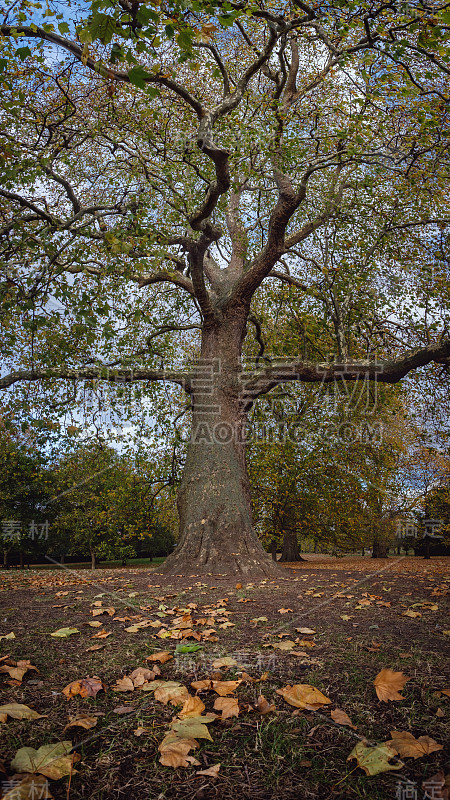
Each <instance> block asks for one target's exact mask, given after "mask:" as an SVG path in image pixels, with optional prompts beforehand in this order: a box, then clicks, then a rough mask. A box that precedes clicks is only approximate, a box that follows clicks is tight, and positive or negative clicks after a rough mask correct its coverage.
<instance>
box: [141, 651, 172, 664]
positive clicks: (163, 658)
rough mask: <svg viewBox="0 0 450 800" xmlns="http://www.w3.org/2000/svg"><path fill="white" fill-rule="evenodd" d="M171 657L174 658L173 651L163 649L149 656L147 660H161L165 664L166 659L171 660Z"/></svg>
mask: <svg viewBox="0 0 450 800" xmlns="http://www.w3.org/2000/svg"><path fill="white" fill-rule="evenodd" d="M171 658H173V655H172V653H169V651H168V650H161V651H160V652H159V653H153V654H152V655H151V656H147V658H146V659H145V660H146V661H159V663H160V664H165V663H166V661H170V659H171Z"/></svg>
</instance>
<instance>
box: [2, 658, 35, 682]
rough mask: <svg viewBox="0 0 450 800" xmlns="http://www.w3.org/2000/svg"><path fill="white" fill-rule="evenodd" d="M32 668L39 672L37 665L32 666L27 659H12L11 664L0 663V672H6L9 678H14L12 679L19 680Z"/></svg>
mask: <svg viewBox="0 0 450 800" xmlns="http://www.w3.org/2000/svg"><path fill="white" fill-rule="evenodd" d="M32 669H34V670H35V671H36V672H39V670H38V668H37V667H34V666H33V664H31V662H30V661H28V659H26V660H25V659H22V660H20V661H17V662H16V661H13V662H12V664H11V665H8V664H2V666H1V667H0V672H8V673H9V676H10V678H14V680H16V681H19V682H21V681H22V678H23V676H24V675H25V674H26V673H27V672H28V671H29V670H32Z"/></svg>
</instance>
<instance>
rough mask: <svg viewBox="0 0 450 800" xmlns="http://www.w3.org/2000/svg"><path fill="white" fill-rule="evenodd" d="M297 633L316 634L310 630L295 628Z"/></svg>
mask: <svg viewBox="0 0 450 800" xmlns="http://www.w3.org/2000/svg"><path fill="white" fill-rule="evenodd" d="M295 630H296V631H297V633H316V631H314V630H313V629H312V628H296V629H295Z"/></svg>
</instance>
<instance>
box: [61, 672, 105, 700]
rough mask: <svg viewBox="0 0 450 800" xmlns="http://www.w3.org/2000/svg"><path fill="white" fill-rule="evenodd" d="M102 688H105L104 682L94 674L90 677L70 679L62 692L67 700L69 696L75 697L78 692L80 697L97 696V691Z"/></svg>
mask: <svg viewBox="0 0 450 800" xmlns="http://www.w3.org/2000/svg"><path fill="white" fill-rule="evenodd" d="M101 689H103V690H104V691H105V690H106V686H105V684H104V683H103V682H102V681H101V680H100V678H97V677H96V676H95V675H94V677H92V678H81V679H80V680H77V681H72V683H69V684H68V685H67V686H66V687H65V688H64V689H63V690H62V693H63V694H65V696H66V697H67V699H68V700H69V699H70V698H71V697H75V695H77V694H79V695H80V697H97V694H98V692H100V691H101Z"/></svg>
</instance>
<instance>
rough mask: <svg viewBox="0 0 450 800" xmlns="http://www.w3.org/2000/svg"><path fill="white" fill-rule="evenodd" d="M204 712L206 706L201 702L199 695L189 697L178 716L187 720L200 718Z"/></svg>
mask: <svg viewBox="0 0 450 800" xmlns="http://www.w3.org/2000/svg"><path fill="white" fill-rule="evenodd" d="M204 710H205V704H204V703H203V702H202V701H201V700H200V698H199V697H198V696H197V695H194V696H192V695H189V697H188V698H187V700H186V701H185V703H184V706H183V708H182V709H181V711H180V712H179V714H178V716H179V718H180V719H185V718H186V717H199V716H200V714H202V713H203V711H204Z"/></svg>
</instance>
